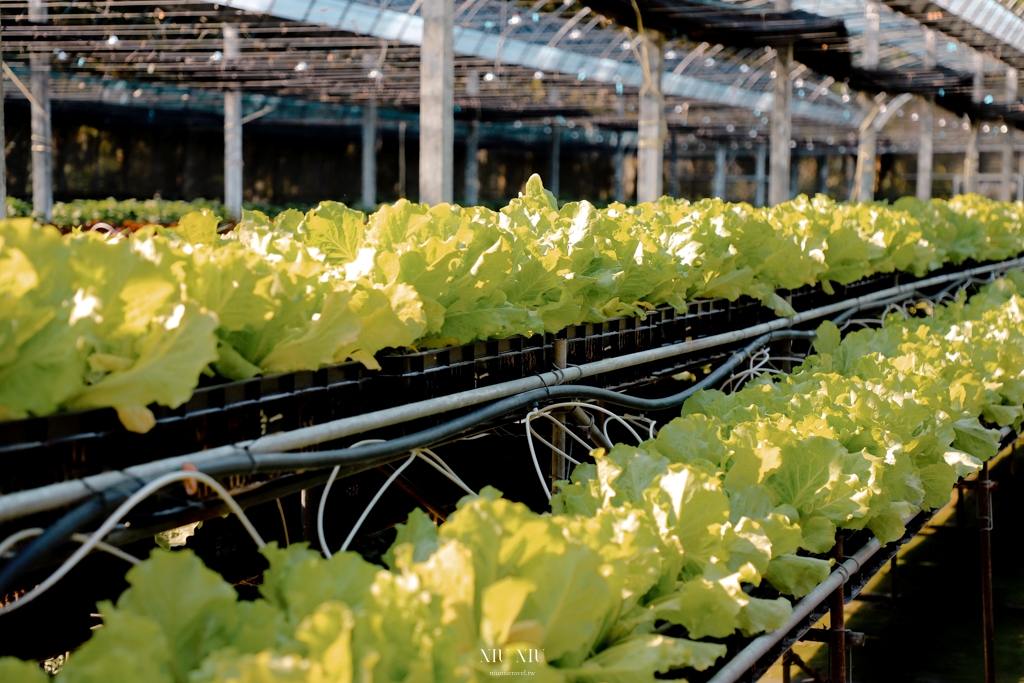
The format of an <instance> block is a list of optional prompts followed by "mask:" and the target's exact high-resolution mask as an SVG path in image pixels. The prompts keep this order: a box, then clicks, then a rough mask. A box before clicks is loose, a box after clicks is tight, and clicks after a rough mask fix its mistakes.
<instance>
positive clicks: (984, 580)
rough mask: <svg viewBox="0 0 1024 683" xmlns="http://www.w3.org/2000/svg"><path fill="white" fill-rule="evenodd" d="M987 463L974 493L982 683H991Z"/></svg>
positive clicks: (993, 655)
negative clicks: (976, 514) (977, 546)
mask: <svg viewBox="0 0 1024 683" xmlns="http://www.w3.org/2000/svg"><path fill="white" fill-rule="evenodd" d="M993 486H994V482H993V481H992V480H991V478H989V470H988V463H987V462H986V463H985V464H984V465H982V466H981V472H980V473H979V475H978V480H977V484H976V486H975V489H976V490H975V493H976V495H977V502H978V533H979V536H980V547H981V614H982V634H983V637H984V641H985V683H995V680H996V653H995V618H994V614H993V596H992V488H993Z"/></svg>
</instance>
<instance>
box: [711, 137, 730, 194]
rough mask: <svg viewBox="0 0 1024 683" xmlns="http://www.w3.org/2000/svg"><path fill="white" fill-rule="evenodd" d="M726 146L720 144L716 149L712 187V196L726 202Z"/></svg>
mask: <svg viewBox="0 0 1024 683" xmlns="http://www.w3.org/2000/svg"><path fill="white" fill-rule="evenodd" d="M727 163H728V162H727V161H726V157H725V145H723V144H721V143H719V144H718V147H715V178H714V182H713V183H712V186H711V196H712V197H718V198H719V199H721V200H722V201H725V167H726V164H727Z"/></svg>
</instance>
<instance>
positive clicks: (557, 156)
mask: <svg viewBox="0 0 1024 683" xmlns="http://www.w3.org/2000/svg"><path fill="white" fill-rule="evenodd" d="M560 100H561V97H560V93H559V91H558V85H551V86H550V87H549V88H548V106H549V107H551V108H552V109H556V108H557V107H558V104H559V101H560ZM561 174H562V129H561V127H560V126H559V125H558V117H555V120H553V121H552V122H551V167H550V168H549V169H548V177H547V178H546V179H545V180H546V181H547V182H546V184H547V186H548V190H550V191H551V194H553V195H555V197H557V196H558V193H559V185H558V179H559V177H560V176H561Z"/></svg>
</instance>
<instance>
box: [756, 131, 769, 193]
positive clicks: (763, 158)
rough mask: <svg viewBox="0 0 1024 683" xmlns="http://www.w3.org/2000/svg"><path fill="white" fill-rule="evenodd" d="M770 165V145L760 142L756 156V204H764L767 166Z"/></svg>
mask: <svg viewBox="0 0 1024 683" xmlns="http://www.w3.org/2000/svg"><path fill="white" fill-rule="evenodd" d="M767 165H768V145H766V144H765V143H763V142H759V143H758V145H757V152H756V154H755V156H754V184H755V187H754V206H764V189H765V176H766V170H767V169H766V168H765V167H766V166H767Z"/></svg>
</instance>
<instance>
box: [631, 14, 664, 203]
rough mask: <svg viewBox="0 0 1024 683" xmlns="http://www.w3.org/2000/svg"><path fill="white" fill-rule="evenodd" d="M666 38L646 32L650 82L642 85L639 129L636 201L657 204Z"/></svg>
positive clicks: (643, 46)
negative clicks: (662, 78) (662, 81)
mask: <svg viewBox="0 0 1024 683" xmlns="http://www.w3.org/2000/svg"><path fill="white" fill-rule="evenodd" d="M664 50H665V36H664V35H662V34H661V33H659V32H658V31H650V30H647V29H644V32H643V41H642V42H641V43H640V57H641V59H642V60H644V62H646V64H645V69H644V72H645V73H646V74H650V80H649V81H645V82H644V84H643V85H642V86H640V123H639V126H638V129H637V132H638V134H639V137H638V140H637V183H636V201H637V202H638V203H639V202H653V201H655V200H657V199H658V198H659V197H661V195H662V182H663V180H662V175H663V172H664V168H663V164H662V159H663V158H664V150H663V144H662V133H663V131H664V130H665V104H664V102H663V101H662V98H661V77H662V72H663V70H664V57H663V52H664Z"/></svg>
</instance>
